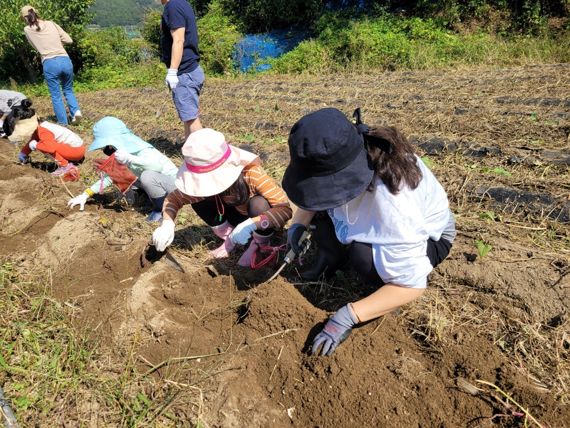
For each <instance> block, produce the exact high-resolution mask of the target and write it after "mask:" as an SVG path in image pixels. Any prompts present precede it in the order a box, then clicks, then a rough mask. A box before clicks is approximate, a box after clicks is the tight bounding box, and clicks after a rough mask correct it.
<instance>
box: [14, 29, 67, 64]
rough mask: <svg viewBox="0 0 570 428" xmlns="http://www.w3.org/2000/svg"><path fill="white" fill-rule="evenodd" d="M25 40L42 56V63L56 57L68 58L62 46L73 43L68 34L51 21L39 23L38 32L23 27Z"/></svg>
mask: <svg viewBox="0 0 570 428" xmlns="http://www.w3.org/2000/svg"><path fill="white" fill-rule="evenodd" d="M24 32H25V33H26V38H27V39H28V41H29V42H30V44H31V45H32V46H33V47H34V48H35V49H36V50H37V51H38V52H39V53H40V55H41V56H42V62H44V61H45V60H46V59H50V58H55V57H56V56H68V55H67V52H66V51H65V49H64V47H63V45H64V44H66V45H67V44H69V43H73V40H72V39H71V37H69V34H67V33H66V32H65V31H63V29H62V28H61V27H60V26H59V25H57V24H56V23H55V22H52V21H40V30H39V31H38V30H37V28H36V26H35V25H34V26H32V27H30V26H29V25H26V27H24Z"/></svg>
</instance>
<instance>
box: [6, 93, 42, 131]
mask: <svg viewBox="0 0 570 428" xmlns="http://www.w3.org/2000/svg"><path fill="white" fill-rule="evenodd" d="M31 107H32V101H31V100H29V99H27V98H26V99H25V100H22V101H21V102H20V104H19V105H17V106H15V107H12V108H11V110H10V113H8V116H6V118H5V119H4V124H3V125H2V130H3V131H4V134H6V136H7V137H9V136H10V135H12V134H13V133H14V129H15V128H16V122H17V121H18V120H20V119H29V118H30V117H33V116H34V115H35V114H36V111H35V110H34V109H33V108H31Z"/></svg>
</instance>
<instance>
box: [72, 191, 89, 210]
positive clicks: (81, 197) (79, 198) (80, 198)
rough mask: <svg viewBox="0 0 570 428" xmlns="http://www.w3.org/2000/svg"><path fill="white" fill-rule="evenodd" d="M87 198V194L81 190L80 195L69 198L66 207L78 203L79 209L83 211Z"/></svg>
mask: <svg viewBox="0 0 570 428" xmlns="http://www.w3.org/2000/svg"><path fill="white" fill-rule="evenodd" d="M87 199H89V195H88V194H87V193H85V192H83V193H82V194H81V195H79V196H76V197H75V198H71V199H70V200H69V202H68V203H67V207H68V208H73V207H74V206H76V205H79V211H83V210H84V209H85V203H86V202H87Z"/></svg>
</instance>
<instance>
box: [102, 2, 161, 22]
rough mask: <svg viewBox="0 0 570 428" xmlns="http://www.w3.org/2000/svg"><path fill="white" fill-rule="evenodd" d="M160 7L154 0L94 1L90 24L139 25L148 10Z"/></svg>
mask: <svg viewBox="0 0 570 428" xmlns="http://www.w3.org/2000/svg"><path fill="white" fill-rule="evenodd" d="M161 7H162V6H161V5H160V4H157V2H155V1H154V0H95V4H94V5H93V6H92V7H91V12H92V13H93V15H94V16H93V21H92V23H93V24H95V25H99V26H101V27H114V26H124V25H139V24H141V23H142V21H143V17H144V15H145V13H146V11H147V10H148V9H158V8H161Z"/></svg>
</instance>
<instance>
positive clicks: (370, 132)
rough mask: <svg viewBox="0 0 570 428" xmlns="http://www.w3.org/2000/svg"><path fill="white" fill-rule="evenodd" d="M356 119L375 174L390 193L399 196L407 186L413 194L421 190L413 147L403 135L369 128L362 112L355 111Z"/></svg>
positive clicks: (389, 129) (391, 127) (382, 128)
mask: <svg viewBox="0 0 570 428" xmlns="http://www.w3.org/2000/svg"><path fill="white" fill-rule="evenodd" d="M354 118H355V124H356V127H357V129H358V132H360V133H361V134H362V136H363V137H364V142H365V144H366V149H367V150H368V156H369V157H370V160H371V161H372V164H373V167H374V171H375V172H376V175H377V176H378V177H379V178H380V179H381V180H382V182H383V183H384V184H385V185H386V187H388V190H389V191H390V193H392V194H393V195H396V194H397V193H398V192H399V191H400V190H401V189H402V187H403V186H404V185H407V186H408V187H409V188H410V189H412V190H413V189H415V188H416V187H418V185H419V184H420V181H422V171H421V170H420V167H419V166H418V164H417V157H416V155H415V151H414V147H413V146H412V145H411V144H410V142H409V141H408V140H407V138H406V137H405V136H404V134H402V133H401V132H400V131H399V130H398V129H397V128H394V127H393V126H382V127H377V128H369V127H368V126H366V125H364V124H363V123H362V120H361V118H360V109H356V110H355V112H354ZM371 186H372V183H371Z"/></svg>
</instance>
